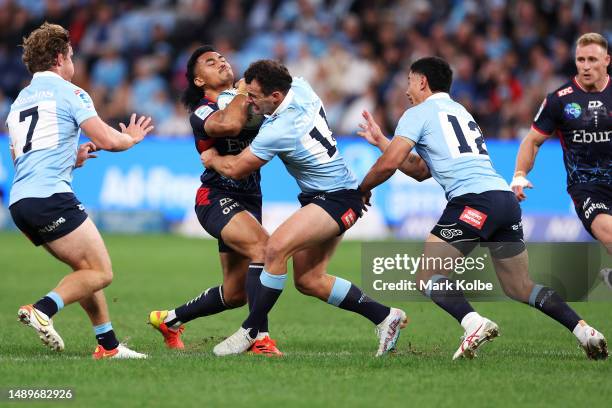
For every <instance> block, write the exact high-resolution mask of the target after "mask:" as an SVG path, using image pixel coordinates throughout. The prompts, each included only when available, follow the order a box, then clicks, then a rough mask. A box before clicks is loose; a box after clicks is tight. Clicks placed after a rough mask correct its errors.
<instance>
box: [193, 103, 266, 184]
mask: <svg viewBox="0 0 612 408" xmlns="http://www.w3.org/2000/svg"><path fill="white" fill-rule="evenodd" d="M218 110H219V107H218V106H217V103H216V102H214V101H212V100H210V99H208V98H206V97H204V98H202V100H201V101H200V103H199V104H198V107H197V108H196V109H195V110H194V111H193V112H192V113H191V115H190V116H189V122H190V123H191V128H192V129H193V137H194V139H195V145H196V149H197V150H198V153H202V152H203V151H204V150H207V149H209V148H210V147H213V146H214V147H215V148H216V149H217V151H218V152H219V154H220V155H221V156H225V155H228V154H231V155H237V154H239V153H240V152H241V151H242V150H244V149H245V148H246V147H247V146H249V145H250V144H251V141H252V140H253V139H254V138H255V136H256V135H257V132H258V130H259V129H242V130H241V131H240V134H239V135H238V136H234V137H210V136H208V135H207V134H206V130H205V129H204V123H206V120H207V119H208V118H209V117H210V115H212V114H213V113H214V112H216V111H218ZM200 181H202V184H203V185H205V186H207V187H214V188H218V189H222V190H228V191H233V192H238V193H251V194H261V186H260V181H261V175H260V173H259V170H257V171H255V172H253V173H251V174H250V175H249V176H248V177H246V178H244V179H242V180H233V179H230V178H227V177H224V176H222V175H221V174H219V173H217V172H216V171H215V170H209V169H206V170H205V171H204V173H202V175H201V176H200Z"/></svg>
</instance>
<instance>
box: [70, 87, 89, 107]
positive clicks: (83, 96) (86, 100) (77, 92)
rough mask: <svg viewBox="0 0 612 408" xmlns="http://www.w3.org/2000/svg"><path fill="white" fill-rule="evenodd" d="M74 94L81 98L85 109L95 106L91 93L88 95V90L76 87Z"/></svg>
mask: <svg viewBox="0 0 612 408" xmlns="http://www.w3.org/2000/svg"><path fill="white" fill-rule="evenodd" d="M74 94H75V95H76V96H78V97H79V100H80V101H81V104H82V105H83V107H84V108H85V109H92V108H93V102H92V100H91V98H90V97H89V95H87V92H85V91H83V90H82V89H75V90H74Z"/></svg>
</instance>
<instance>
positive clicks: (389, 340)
mask: <svg viewBox="0 0 612 408" xmlns="http://www.w3.org/2000/svg"><path fill="white" fill-rule="evenodd" d="M407 325H408V318H407V317H406V313H404V311H403V310H400V309H396V308H394V307H392V308H391V311H390V312H389V315H388V316H387V317H386V318H385V320H383V321H382V322H380V323H379V324H378V325H377V326H376V336H378V350H377V351H376V357H380V356H382V355H384V354H387V353H388V352H389V351H392V350H394V349H395V344H396V343H397V339H399V336H400V330H401V329H403V328H404V327H406V326H407Z"/></svg>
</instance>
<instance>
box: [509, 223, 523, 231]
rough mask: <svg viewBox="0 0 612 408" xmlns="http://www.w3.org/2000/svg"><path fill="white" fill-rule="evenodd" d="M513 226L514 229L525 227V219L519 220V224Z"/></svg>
mask: <svg viewBox="0 0 612 408" xmlns="http://www.w3.org/2000/svg"><path fill="white" fill-rule="evenodd" d="M511 228H512V230H513V231H518V230H520V229H521V228H523V221H519V223H518V224H514V225H513V226H512V227H511Z"/></svg>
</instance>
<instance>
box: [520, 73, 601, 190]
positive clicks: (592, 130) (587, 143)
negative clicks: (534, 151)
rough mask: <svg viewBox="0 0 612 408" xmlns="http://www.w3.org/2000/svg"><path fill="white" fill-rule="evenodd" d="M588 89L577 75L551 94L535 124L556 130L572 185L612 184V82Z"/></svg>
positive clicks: (545, 130)
mask: <svg viewBox="0 0 612 408" xmlns="http://www.w3.org/2000/svg"><path fill="white" fill-rule="evenodd" d="M610 82H611V81H610V77H608V81H607V83H606V85H605V87H604V88H603V90H601V91H600V92H587V91H586V90H584V89H583V88H582V87H581V86H580V84H579V83H578V82H577V81H576V79H575V78H574V79H573V80H572V81H570V82H567V83H566V84H564V85H563V86H561V87H560V88H559V89H557V90H556V91H554V92H552V93H550V94H548V95H547V96H546V99H544V101H543V102H542V105H541V106H540V110H539V111H538V113H537V114H536V117H535V119H534V121H533V125H532V127H533V128H534V129H535V130H537V131H538V132H540V133H542V134H545V135H551V134H553V133H556V134H557V136H558V137H559V139H560V140H561V146H562V147H563V161H564V163H565V169H566V171H567V187H568V189H569V188H570V187H572V186H573V185H576V184H583V183H588V184H607V185H612V84H610Z"/></svg>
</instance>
